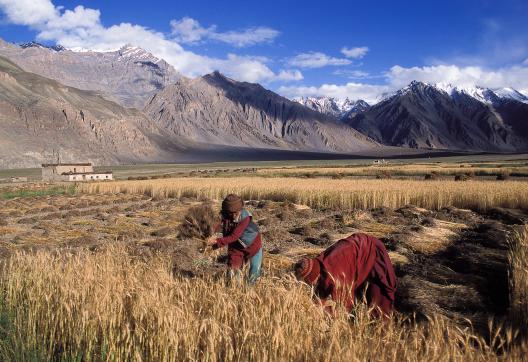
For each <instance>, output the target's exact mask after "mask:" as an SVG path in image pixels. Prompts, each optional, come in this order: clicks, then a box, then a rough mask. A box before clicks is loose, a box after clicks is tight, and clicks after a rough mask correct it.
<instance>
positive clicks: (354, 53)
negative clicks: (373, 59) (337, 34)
mask: <svg viewBox="0 0 528 362" xmlns="http://www.w3.org/2000/svg"><path fill="white" fill-rule="evenodd" d="M368 51H369V48H368V47H356V48H347V47H343V48H341V53H343V55H344V56H345V57H347V58H355V59H361V58H363V57H364V56H365V55H366V54H367V53H368Z"/></svg>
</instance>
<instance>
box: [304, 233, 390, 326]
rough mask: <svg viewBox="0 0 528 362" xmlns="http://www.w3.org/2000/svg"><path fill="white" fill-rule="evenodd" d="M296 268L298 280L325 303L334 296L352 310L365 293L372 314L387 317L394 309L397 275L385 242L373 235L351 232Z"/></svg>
mask: <svg viewBox="0 0 528 362" xmlns="http://www.w3.org/2000/svg"><path fill="white" fill-rule="evenodd" d="M294 268H295V275H296V277H297V279H299V280H301V281H304V282H305V283H307V284H309V285H311V286H313V287H314V288H315V293H316V294H317V296H318V297H319V298H320V299H321V302H322V303H323V304H325V302H326V300H327V299H329V298H332V300H333V301H334V302H336V303H339V304H341V305H343V306H344V307H345V308H346V310H347V311H348V312H350V311H351V309H352V307H353V305H354V301H355V299H356V298H357V297H361V296H362V295H363V293H364V295H365V296H366V299H367V302H368V305H369V307H372V308H373V309H372V315H373V316H375V317H379V316H385V317H388V316H389V315H390V314H391V312H392V310H393V307H394V294H395V292H396V275H395V273H394V268H393V267H392V263H391V260H390V258H389V254H388V253H387V250H386V249H385V247H384V246H383V243H382V242H381V241H380V240H378V239H376V238H375V237H373V236H370V235H367V234H361V233H358V234H353V235H350V236H349V237H347V238H346V239H341V240H339V241H338V242H336V243H335V244H333V245H332V246H330V247H329V248H328V249H326V250H325V251H323V252H322V253H321V254H319V255H318V256H317V257H315V258H308V259H303V260H301V261H300V262H298V263H297V264H296V265H295V267H294Z"/></svg>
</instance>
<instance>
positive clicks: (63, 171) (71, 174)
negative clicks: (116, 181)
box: [42, 163, 113, 181]
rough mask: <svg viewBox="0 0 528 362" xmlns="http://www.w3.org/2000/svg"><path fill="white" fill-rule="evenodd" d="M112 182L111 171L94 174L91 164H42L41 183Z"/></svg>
mask: <svg viewBox="0 0 528 362" xmlns="http://www.w3.org/2000/svg"><path fill="white" fill-rule="evenodd" d="M101 180H113V173H112V171H99V172H95V171H94V169H93V166H92V164H91V163H45V164H42V181H101Z"/></svg>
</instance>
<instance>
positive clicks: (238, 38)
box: [170, 17, 280, 48]
mask: <svg viewBox="0 0 528 362" xmlns="http://www.w3.org/2000/svg"><path fill="white" fill-rule="evenodd" d="M170 24H171V27H172V35H173V36H174V37H175V39H176V40H177V41H179V42H180V43H188V44H193V43H198V42H200V41H202V40H204V39H211V40H216V41H220V42H223V43H227V44H231V45H233V46H235V47H239V48H241V47H245V46H250V45H255V44H259V43H269V42H272V41H273V40H274V39H275V38H276V37H277V36H279V34H280V32H279V31H278V30H275V29H272V28H268V27H264V26H259V27H253V28H249V29H245V30H241V31H228V32H224V33H221V32H218V31H216V29H217V27H216V25H212V26H210V27H208V28H204V27H202V26H201V25H200V23H199V22H198V21H197V20H195V19H193V18H189V17H184V18H182V19H181V20H172V21H171V23H170Z"/></svg>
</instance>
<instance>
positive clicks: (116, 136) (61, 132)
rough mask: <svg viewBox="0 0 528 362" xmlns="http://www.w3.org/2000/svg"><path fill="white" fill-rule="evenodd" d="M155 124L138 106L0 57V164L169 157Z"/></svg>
mask: <svg viewBox="0 0 528 362" xmlns="http://www.w3.org/2000/svg"><path fill="white" fill-rule="evenodd" d="M162 138H163V137H162V134H161V132H160V130H158V129H157V128H156V127H153V126H152V125H151V122H150V121H149V120H148V119H147V118H146V117H145V116H144V115H143V114H142V113H141V112H139V111H136V110H133V109H126V108H123V107H122V106H120V105H118V104H116V103H114V102H111V101H108V100H106V99H104V98H102V97H101V96H99V95H98V94H96V93H94V92H92V91H83V90H79V89H76V88H72V87H68V86H64V85H62V84H60V83H58V82H56V81H54V80H51V79H48V78H44V77H41V76H39V75H36V74H33V73H28V72H25V71H24V70H22V69H21V68H20V67H18V66H17V65H15V64H14V63H12V62H11V61H9V60H7V59H5V58H2V57H0V168H15V167H35V166H38V165H39V164H40V163H46V162H50V161H55V155H57V154H59V155H60V157H61V160H62V161H65V162H73V161H79V160H82V161H92V162H94V163H96V164H116V163H131V162H153V161H162V160H170V159H171V154H170V152H167V151H165V150H164V149H165V148H166V147H164V146H163V144H162V141H161V140H162Z"/></svg>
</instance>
